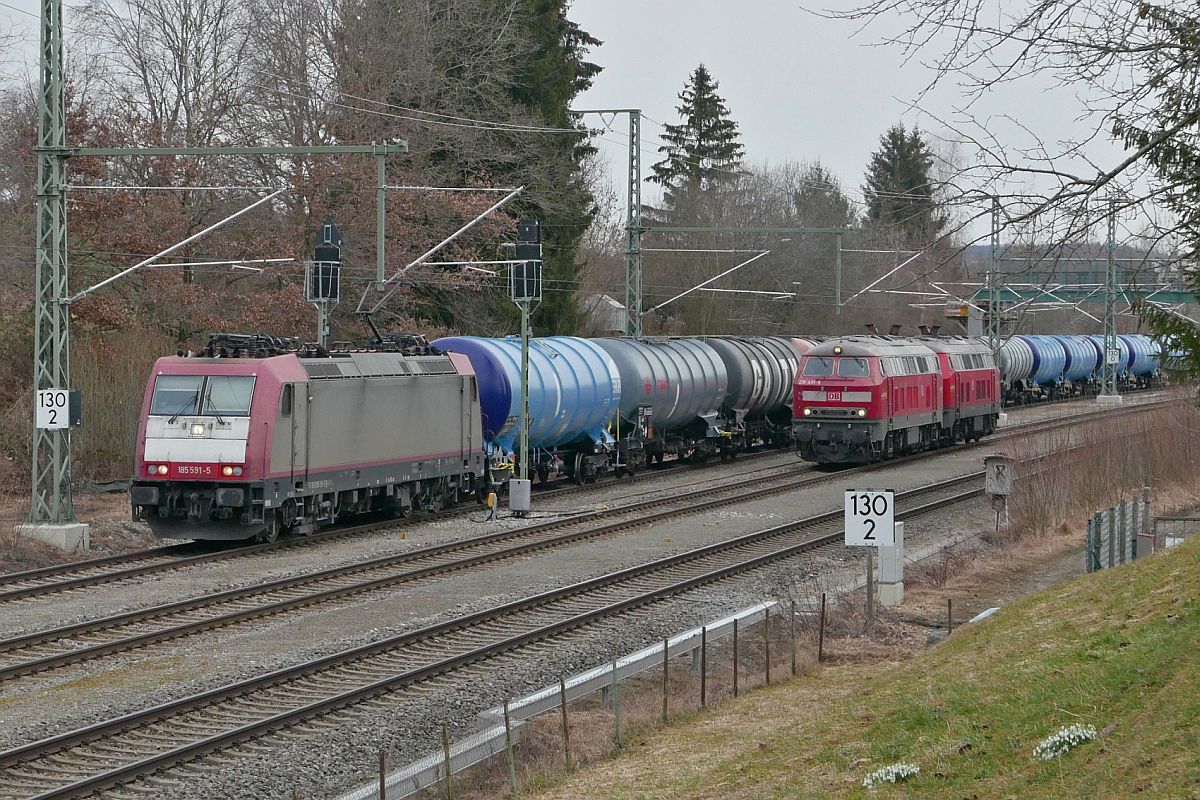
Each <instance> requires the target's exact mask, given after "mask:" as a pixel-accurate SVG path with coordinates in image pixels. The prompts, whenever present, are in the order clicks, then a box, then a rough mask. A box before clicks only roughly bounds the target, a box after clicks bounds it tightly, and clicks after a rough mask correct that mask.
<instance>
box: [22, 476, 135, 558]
mask: <svg viewBox="0 0 1200 800" xmlns="http://www.w3.org/2000/svg"><path fill="white" fill-rule="evenodd" d="M75 513H76V516H78V517H79V519H80V520H82V521H83V522H87V523H89V524H90V525H91V526H92V530H91V537H92V549H93V551H94V552H92V553H90V554H80V553H64V552H63V551H61V550H59V549H58V548H56V547H51V546H49V545H47V544H44V543H42V542H39V541H36V540H33V539H30V538H28V537H26V536H22V535H20V534H18V533H17V531H16V526H17V525H19V524H20V523H21V522H23V521H24V520H25V519H26V517H27V516H28V514H29V497H28V496H26V495H17V496H8V497H5V496H3V495H0V574H2V573H5V572H19V571H22V570H27V569H36V568H38V567H46V566H50V565H51V564H62V563H65V562H68V561H75V560H78V559H81V558H88V557H89V556H99V555H105V554H108V553H121V552H126V551H129V550H138V549H141V548H144V547H153V546H154V537H152V536H151V535H150V534H149V532H148V530H146V529H145V528H144V526H129V525H126V524H125V522H126V520H128V519H129V495H128V494H126V493H124V492H120V493H113V494H104V493H100V492H85V493H78V494H76V495H75Z"/></svg>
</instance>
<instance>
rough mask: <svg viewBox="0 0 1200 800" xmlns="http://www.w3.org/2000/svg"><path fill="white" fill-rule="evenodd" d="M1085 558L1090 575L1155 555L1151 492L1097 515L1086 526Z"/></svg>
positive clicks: (1144, 490) (1099, 512) (1147, 488)
mask: <svg viewBox="0 0 1200 800" xmlns="http://www.w3.org/2000/svg"><path fill="white" fill-rule="evenodd" d="M1086 536H1087V538H1086V540H1085V545H1084V558H1085V560H1086V566H1087V571H1088V572H1095V571H1096V570H1099V569H1108V568H1110V567H1115V566H1117V565H1119V564H1124V563H1126V562H1129V561H1133V560H1134V559H1136V558H1138V557H1139V556H1146V555H1149V554H1150V553H1152V552H1154V534H1153V532H1152V528H1151V523H1150V488H1149V487H1146V488H1144V489H1142V496H1141V497H1140V498H1139V497H1134V498H1130V499H1128V500H1124V499H1123V500H1121V502H1120V503H1118V504H1117V505H1115V506H1113V507H1112V508H1107V509H1105V510H1103V511H1098V512H1096V513H1095V514H1093V515H1092V518H1091V519H1089V520H1088V524H1087V535H1086Z"/></svg>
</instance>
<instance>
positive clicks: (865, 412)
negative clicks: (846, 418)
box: [858, 408, 867, 417]
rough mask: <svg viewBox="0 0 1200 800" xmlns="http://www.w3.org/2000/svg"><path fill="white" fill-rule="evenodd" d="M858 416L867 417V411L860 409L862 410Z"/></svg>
mask: <svg viewBox="0 0 1200 800" xmlns="http://www.w3.org/2000/svg"><path fill="white" fill-rule="evenodd" d="M858 415H859V416H860V417H865V416H866V415H867V410H866V409H865V408H860V409H859V410H858Z"/></svg>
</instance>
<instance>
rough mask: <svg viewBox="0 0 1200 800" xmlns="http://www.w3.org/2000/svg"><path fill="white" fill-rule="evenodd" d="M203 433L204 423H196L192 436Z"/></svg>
mask: <svg viewBox="0 0 1200 800" xmlns="http://www.w3.org/2000/svg"><path fill="white" fill-rule="evenodd" d="M203 435H204V426H203V425H201V424H200V423H196V424H195V425H193V426H192V436H203Z"/></svg>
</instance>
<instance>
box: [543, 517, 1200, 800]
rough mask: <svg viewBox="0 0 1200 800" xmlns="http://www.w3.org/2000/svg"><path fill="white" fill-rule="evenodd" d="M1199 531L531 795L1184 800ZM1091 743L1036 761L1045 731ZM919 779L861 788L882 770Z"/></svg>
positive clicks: (578, 798) (1196, 774) (1195, 752)
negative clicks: (1072, 732)
mask: <svg viewBox="0 0 1200 800" xmlns="http://www.w3.org/2000/svg"><path fill="white" fill-rule="evenodd" d="M1198 598H1200V537H1196V538H1194V539H1192V540H1191V541H1189V542H1188V543H1186V544H1184V545H1181V546H1179V547H1177V548H1174V549H1173V550H1171V551H1169V552H1167V553H1162V554H1159V555H1157V556H1156V557H1154V558H1149V559H1143V560H1142V561H1139V562H1137V563H1134V564H1130V565H1127V566H1124V567H1120V568H1117V569H1112V570H1107V571H1105V572H1101V573H1095V574H1093V575H1090V576H1086V577H1083V578H1080V579H1078V580H1075V581H1072V582H1070V583H1067V584H1064V585H1062V586H1058V587H1055V588H1053V589H1049V590H1046V591H1043V592H1039V593H1037V594H1033V595H1030V596H1028V597H1026V598H1024V599H1022V600H1020V601H1019V602H1016V603H1013V604H1011V605H1009V606H1007V607H1005V608H1003V609H1001V611H1000V612H999V613H997V614H996V615H994V616H993V617H992V618H990V619H988V620H986V621H984V622H982V623H979V624H976V625H970V626H966V627H964V628H962V629H960V630H958V631H956V632H955V634H954V636H953V637H951V639H950V640H949V641H947V642H945V643H944V644H943V645H941V646H939V647H937V648H935V649H933V650H931V651H930V652H928V653H926V654H925V655H923V656H921V657H920V658H917V659H913V660H910V661H907V662H904V663H899V664H891V665H888V664H883V665H880V664H874V665H856V666H852V667H831V668H826V669H824V670H822V672H821V673H820V674H819V675H817V676H815V677H811V678H802V679H799V680H796V681H793V682H791V683H788V684H783V685H777V686H774V687H771V688H770V689H766V690H762V691H759V692H755V693H753V694H752V695H751V696H750V697H748V698H746V699H745V700H744V701H741V702H738V703H733V704H729V705H726V706H724V707H722V708H719V709H715V710H712V711H710V712H708V713H706V714H700V715H697V716H696V717H695V718H694V719H692V720H691V721H689V722H688V723H687V724H681V725H678V726H676V727H674V728H672V729H669V730H667V731H664V732H661V733H660V734H659V735H656V736H655V737H653V738H649V739H647V740H645V741H643V742H639V743H636V744H635V745H634V746H633V747H632V748H629V750H628V751H627V752H625V753H624V754H622V755H621V756H619V757H618V758H616V759H614V760H613V761H610V762H606V763H604V764H601V765H599V766H598V767H595V768H592V769H590V770H587V771H584V772H582V773H580V774H578V775H576V776H573V777H571V778H569V779H566V780H565V781H564V782H563V783H562V784H560V785H557V786H554V787H551V788H549V789H548V790H546V791H544V792H543V793H541V795H539V796H544V797H554V798H564V799H566V798H569V799H570V800H584V799H585V798H639V799H640V798H667V797H672V798H673V797H703V798H801V797H803V798H807V797H953V798H967V799H969V800H991V799H992V798H1030V797H1034V798H1060V797H1062V798H1116V797H1155V798H1158V797H1162V798H1200V604H1198V602H1197V599H1198ZM1076 722H1080V723H1085V724H1090V725H1093V726H1095V728H1096V729H1097V730H1098V731H1101V732H1102V735H1101V737H1100V738H1099V739H1097V740H1096V741H1093V742H1090V743H1087V744H1084V745H1082V746H1080V747H1078V748H1076V749H1074V750H1072V751H1071V752H1069V753H1067V754H1066V755H1063V756H1060V757H1059V758H1057V759H1055V760H1053V761H1049V762H1042V761H1038V760H1036V759H1035V758H1034V757H1033V748H1034V746H1035V745H1036V744H1037V743H1038V742H1039V741H1040V740H1041V739H1043V738H1044V737H1046V736H1048V735H1050V734H1051V733H1053V732H1055V731H1056V730H1058V728H1059V727H1060V726H1065V725H1070V724H1072V723H1076ZM898 761H905V762H911V763H915V764H917V765H919V766H920V768H921V772H920V775H919V776H918V777H916V778H914V779H910V780H909V781H906V782H904V783H902V784H898V785H895V786H891V785H889V786H885V787H883V788H880V789H876V790H867V789H864V788H863V787H862V779H863V777H864V776H865V775H866V774H867V773H869V772H871V771H873V770H875V769H877V768H879V767H882V766H885V765H888V764H891V763H894V762H898Z"/></svg>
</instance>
